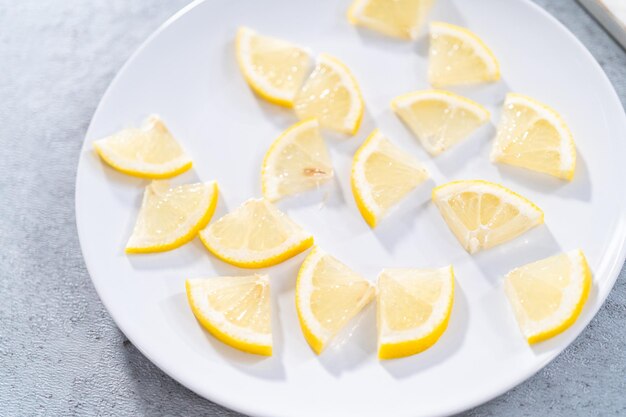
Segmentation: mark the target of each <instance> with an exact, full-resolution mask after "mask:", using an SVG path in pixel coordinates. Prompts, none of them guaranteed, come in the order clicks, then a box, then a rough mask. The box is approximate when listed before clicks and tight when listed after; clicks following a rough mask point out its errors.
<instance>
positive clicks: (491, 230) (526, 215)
mask: <svg viewBox="0 0 626 417" xmlns="http://www.w3.org/2000/svg"><path fill="white" fill-rule="evenodd" d="M432 197H433V201H434V203H435V204H436V205H437V207H438V208H439V211H440V212H441V215H442V216H443V218H444V220H445V221H446V223H447V224H448V226H449V227H450V229H451V230H452V232H453V233H454V234H455V236H456V237H457V239H458V240H459V242H460V243H461V245H463V247H464V248H465V250H467V251H468V252H469V253H475V252H478V251H479V250H481V249H489V248H492V247H494V246H496V245H499V244H500V243H504V242H506V241H508V240H511V239H513V238H515V237H517V236H519V235H521V234H522V233H524V232H526V231H527V230H529V229H531V228H532V227H534V226H537V225H539V224H541V223H543V212H542V211H541V209H539V207H537V206H536V205H534V204H533V203H532V202H530V201H529V200H527V199H525V198H524V197H522V196H521V195H519V194H516V193H514V192H513V191H511V190H509V189H508V188H506V187H503V186H501V185H498V184H494V183H491V182H487V181H481V180H469V181H453V182H449V183H447V184H444V185H440V186H439V187H436V188H434V189H433V196H432Z"/></svg>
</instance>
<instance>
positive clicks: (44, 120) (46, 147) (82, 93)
mask: <svg viewBox="0 0 626 417" xmlns="http://www.w3.org/2000/svg"><path fill="white" fill-rule="evenodd" d="M187 2H188V0H170V1H167V2H165V1H158V0H90V1H67V0H23V1H9V0H0V141H1V144H2V156H1V157H0V258H1V260H0V416H22V415H23V416H31V415H42V416H53V415H59V416H60V415H116V416H125V415H129V416H137V415H151V416H152V415H213V416H236V415H238V414H237V413H234V412H231V411H229V410H226V409H224V408H222V407H220V406H218V405H215V404H213V403H211V402H209V401H207V400H205V399H203V398H200V397H198V396H197V395H195V394H194V393H192V392H191V391H189V390H187V389H186V388H184V387H182V386H181V385H179V384H178V383H176V382H175V381H174V380H172V379H171V378H169V377H168V376H167V375H165V374H164V373H163V372H161V371H160V370H159V369H158V368H157V367H156V366H154V365H153V364H152V363H150V361H148V360H147V359H146V358H145V357H144V356H143V355H142V354H141V353H139V352H138V351H137V349H135V347H134V346H133V345H132V344H131V343H130V342H129V341H128V340H127V339H126V337H125V336H124V335H123V334H122V333H121V332H120V331H119V330H118V328H117V327H116V326H115V324H114V323H113V321H112V320H111V318H110V317H109V315H108V313H107V312H106V310H105V309H104V307H103V305H102V304H101V303H100V300H99V299H98V296H97V295H96V292H95V290H94V288H93V286H92V284H91V281H90V279H89V275H88V274H87V270H86V269H85V265H84V262H83V259H82V256H81V252H80V248H79V244H78V238H77V235H76V226H75V222H74V177H75V174H76V165H77V162H78V154H79V149H80V146H81V144H82V141H83V136H84V134H85V131H86V129H87V126H88V124H89V120H90V118H91V116H92V114H93V112H94V110H95V107H96V105H97V104H98V101H99V100H100V97H101V96H102V94H103V93H104V91H105V89H106V87H107V85H108V84H109V82H110V81H111V79H112V78H113V76H114V75H115V73H116V71H117V70H118V69H119V68H120V67H121V65H122V64H123V63H124V61H126V59H127V58H128V57H129V55H130V54H131V53H132V52H133V51H134V50H135V49H136V48H137V47H138V46H139V44H140V43H141V42H142V41H143V40H144V39H145V38H146V37H147V36H148V35H149V34H150V33H151V32H152V31H153V30H155V29H156V28H157V27H158V26H159V25H160V24H161V23H162V22H163V21H165V20H166V19H167V18H168V17H169V16H170V15H172V14H173V13H174V12H176V11H177V10H178V9H180V8H181V7H183V6H184V5H185V4H186V3H187ZM537 3H539V4H540V5H542V6H543V7H545V8H546V9H547V10H548V11H549V12H550V13H552V14H553V15H554V16H556V18H557V19H559V20H560V21H561V22H562V23H563V24H565V26H567V27H568V28H569V29H570V30H571V31H572V32H573V33H574V34H575V35H576V36H577V37H578V38H579V39H580V40H581V41H582V42H583V43H584V44H585V46H586V47H587V48H588V49H589V50H590V51H591V53H592V54H593V55H594V57H595V58H596V59H597V60H598V62H599V63H600V65H601V66H602V67H603V68H604V71H605V72H606V73H607V75H608V76H609V79H610V80H611V81H612V83H613V85H614V86H615V88H616V90H617V92H618V94H619V96H620V98H621V99H622V102H624V101H625V100H626V53H625V52H624V51H623V50H622V49H620V48H619V47H618V45H617V44H616V43H615V42H614V41H613V40H612V39H611V38H610V37H609V36H608V35H607V34H606V33H605V32H604V31H603V30H602V29H601V27H600V26H599V25H598V24H597V23H596V22H595V21H594V20H593V19H592V18H591V17H590V16H589V15H587V13H585V11H584V10H583V9H582V8H581V7H580V6H579V5H578V3H576V2H575V1H574V0H537ZM555 52H557V51H555ZM564 70H565V71H566V70H567V69H564ZM620 139H622V140H626V138H620ZM625 157H626V155H625ZM624 323H626V273H625V271H624V270H623V271H622V274H621V275H620V278H619V279H618V281H617V283H616V285H615V288H614V289H613V291H612V292H611V294H610V295H609V298H608V299H607V300H606V303H605V304H604V306H603V307H602V309H601V310H600V312H599V313H598V315H597V316H596V317H595V319H594V320H593V321H592V322H591V324H590V325H589V327H588V328H587V329H586V330H585V331H584V332H583V333H582V335H581V336H580V337H578V339H576V341H575V342H574V343H573V344H572V345H571V346H570V347H569V348H568V349H567V350H565V352H563V354H561V355H560V356H559V357H558V358H557V359H556V360H554V361H553V362H552V363H551V364H550V365H548V366H547V367H546V368H545V369H543V370H542V371H540V372H539V373H538V374H537V375H535V376H534V377H532V378H531V379H529V380H528V381H526V382H525V383H523V384H521V385H520V386H518V387H517V388H515V389H513V390H511V391H510V392H508V393H506V394H504V395H502V396H500V397H499V398H497V399H495V400H493V401H491V402H489V403H487V404H485V405H482V406H480V407H478V408H476V409H474V410H471V411H469V412H467V413H466V414H465V415H467V416H502V415H506V416H535V415H548V414H549V415H552V416H574V415H584V416H587V415H626V326H624Z"/></svg>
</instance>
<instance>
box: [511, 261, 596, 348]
mask: <svg viewBox="0 0 626 417" xmlns="http://www.w3.org/2000/svg"><path fill="white" fill-rule="evenodd" d="M590 288H591V271H590V270H589V266H588V265H587V260H586V259H585V255H584V254H583V252H582V251H581V250H573V251H570V252H567V253H561V254H559V255H556V256H552V257H550V258H546V259H542V260H540V261H537V262H533V263H530V264H528V265H524V266H521V267H519V268H515V269H514V270H512V271H511V272H509V273H508V274H507V276H506V278H505V281H504V289H505V292H506V295H507V297H508V299H509V301H510V303H511V305H512V306H513V311H514V312H515V317H516V318H517V322H518V324H519V327H520V329H521V331H522V334H523V335H524V337H525V338H526V340H528V343H537V342H541V341H543V340H546V339H549V338H551V337H553V336H555V335H557V334H559V333H561V332H563V331H564V330H565V329H567V328H568V327H569V326H571V325H572V324H573V323H574V322H575V321H576V319H577V318H578V316H579V315H580V312H581V310H582V308H583V305H584V304H585V301H587V297H588V295H589V290H590Z"/></svg>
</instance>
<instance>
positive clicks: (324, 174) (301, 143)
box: [261, 119, 333, 201]
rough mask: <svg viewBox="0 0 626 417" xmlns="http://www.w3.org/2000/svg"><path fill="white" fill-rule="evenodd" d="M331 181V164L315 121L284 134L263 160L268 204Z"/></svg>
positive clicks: (305, 123)
mask: <svg viewBox="0 0 626 417" xmlns="http://www.w3.org/2000/svg"><path fill="white" fill-rule="evenodd" d="M332 178H333V166H332V162H331V160H330V155H329V154H328V149H327V148H326V144H325V143H324V138H322V136H321V135H320V131H319V124H318V122H317V120H316V119H309V120H305V121H302V122H299V123H296V124H295V125H293V126H291V127H290V128H289V129H287V130H286V131H285V132H283V134H282V135H280V136H279V137H278V139H276V140H275V141H274V143H272V145H271V146H270V148H269V150H268V151H267V153H266V154H265V158H264V159H263V169H262V171H261V183H262V187H263V196H264V197H265V198H267V199H268V200H269V201H276V200H279V199H280V198H282V197H284V196H288V195H293V194H298V193H300V192H302V191H305V190H308V189H311V188H316V187H319V186H320V185H321V184H323V183H325V182H328V181H330V180H331V179H332Z"/></svg>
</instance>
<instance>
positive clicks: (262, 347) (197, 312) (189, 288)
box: [185, 276, 272, 356]
mask: <svg viewBox="0 0 626 417" xmlns="http://www.w3.org/2000/svg"><path fill="white" fill-rule="evenodd" d="M264 277H265V278H267V276H264ZM194 281H196V280H193V279H187V280H186V281H185V290H186V293H187V301H188V303H189V307H190V308H191V311H192V312H193V315H194V316H195V317H196V319H197V320H198V321H199V322H200V324H201V325H202V327H204V328H205V329H206V330H207V331H208V332H209V333H211V334H212V335H213V336H215V338H217V339H218V340H220V341H221V342H223V343H225V344H227V345H228V346H231V347H233V348H235V349H239V350H241V351H244V352H248V353H253V354H256V355H263V356H272V343H271V340H270V343H267V342H265V341H264V342H260V343H253V342H249V341H247V340H244V339H243V338H237V337H235V336H233V335H232V334H230V333H227V332H225V331H223V330H222V329H220V328H219V327H218V326H216V325H215V324H214V323H213V322H212V321H211V320H210V319H209V318H208V317H206V316H205V315H204V314H203V313H202V310H201V308H200V307H199V305H200V303H201V300H199V299H198V295H197V294H196V292H195V291H194V285H193V282H194ZM261 336H263V335H261ZM260 339H264V338H263V337H260Z"/></svg>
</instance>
